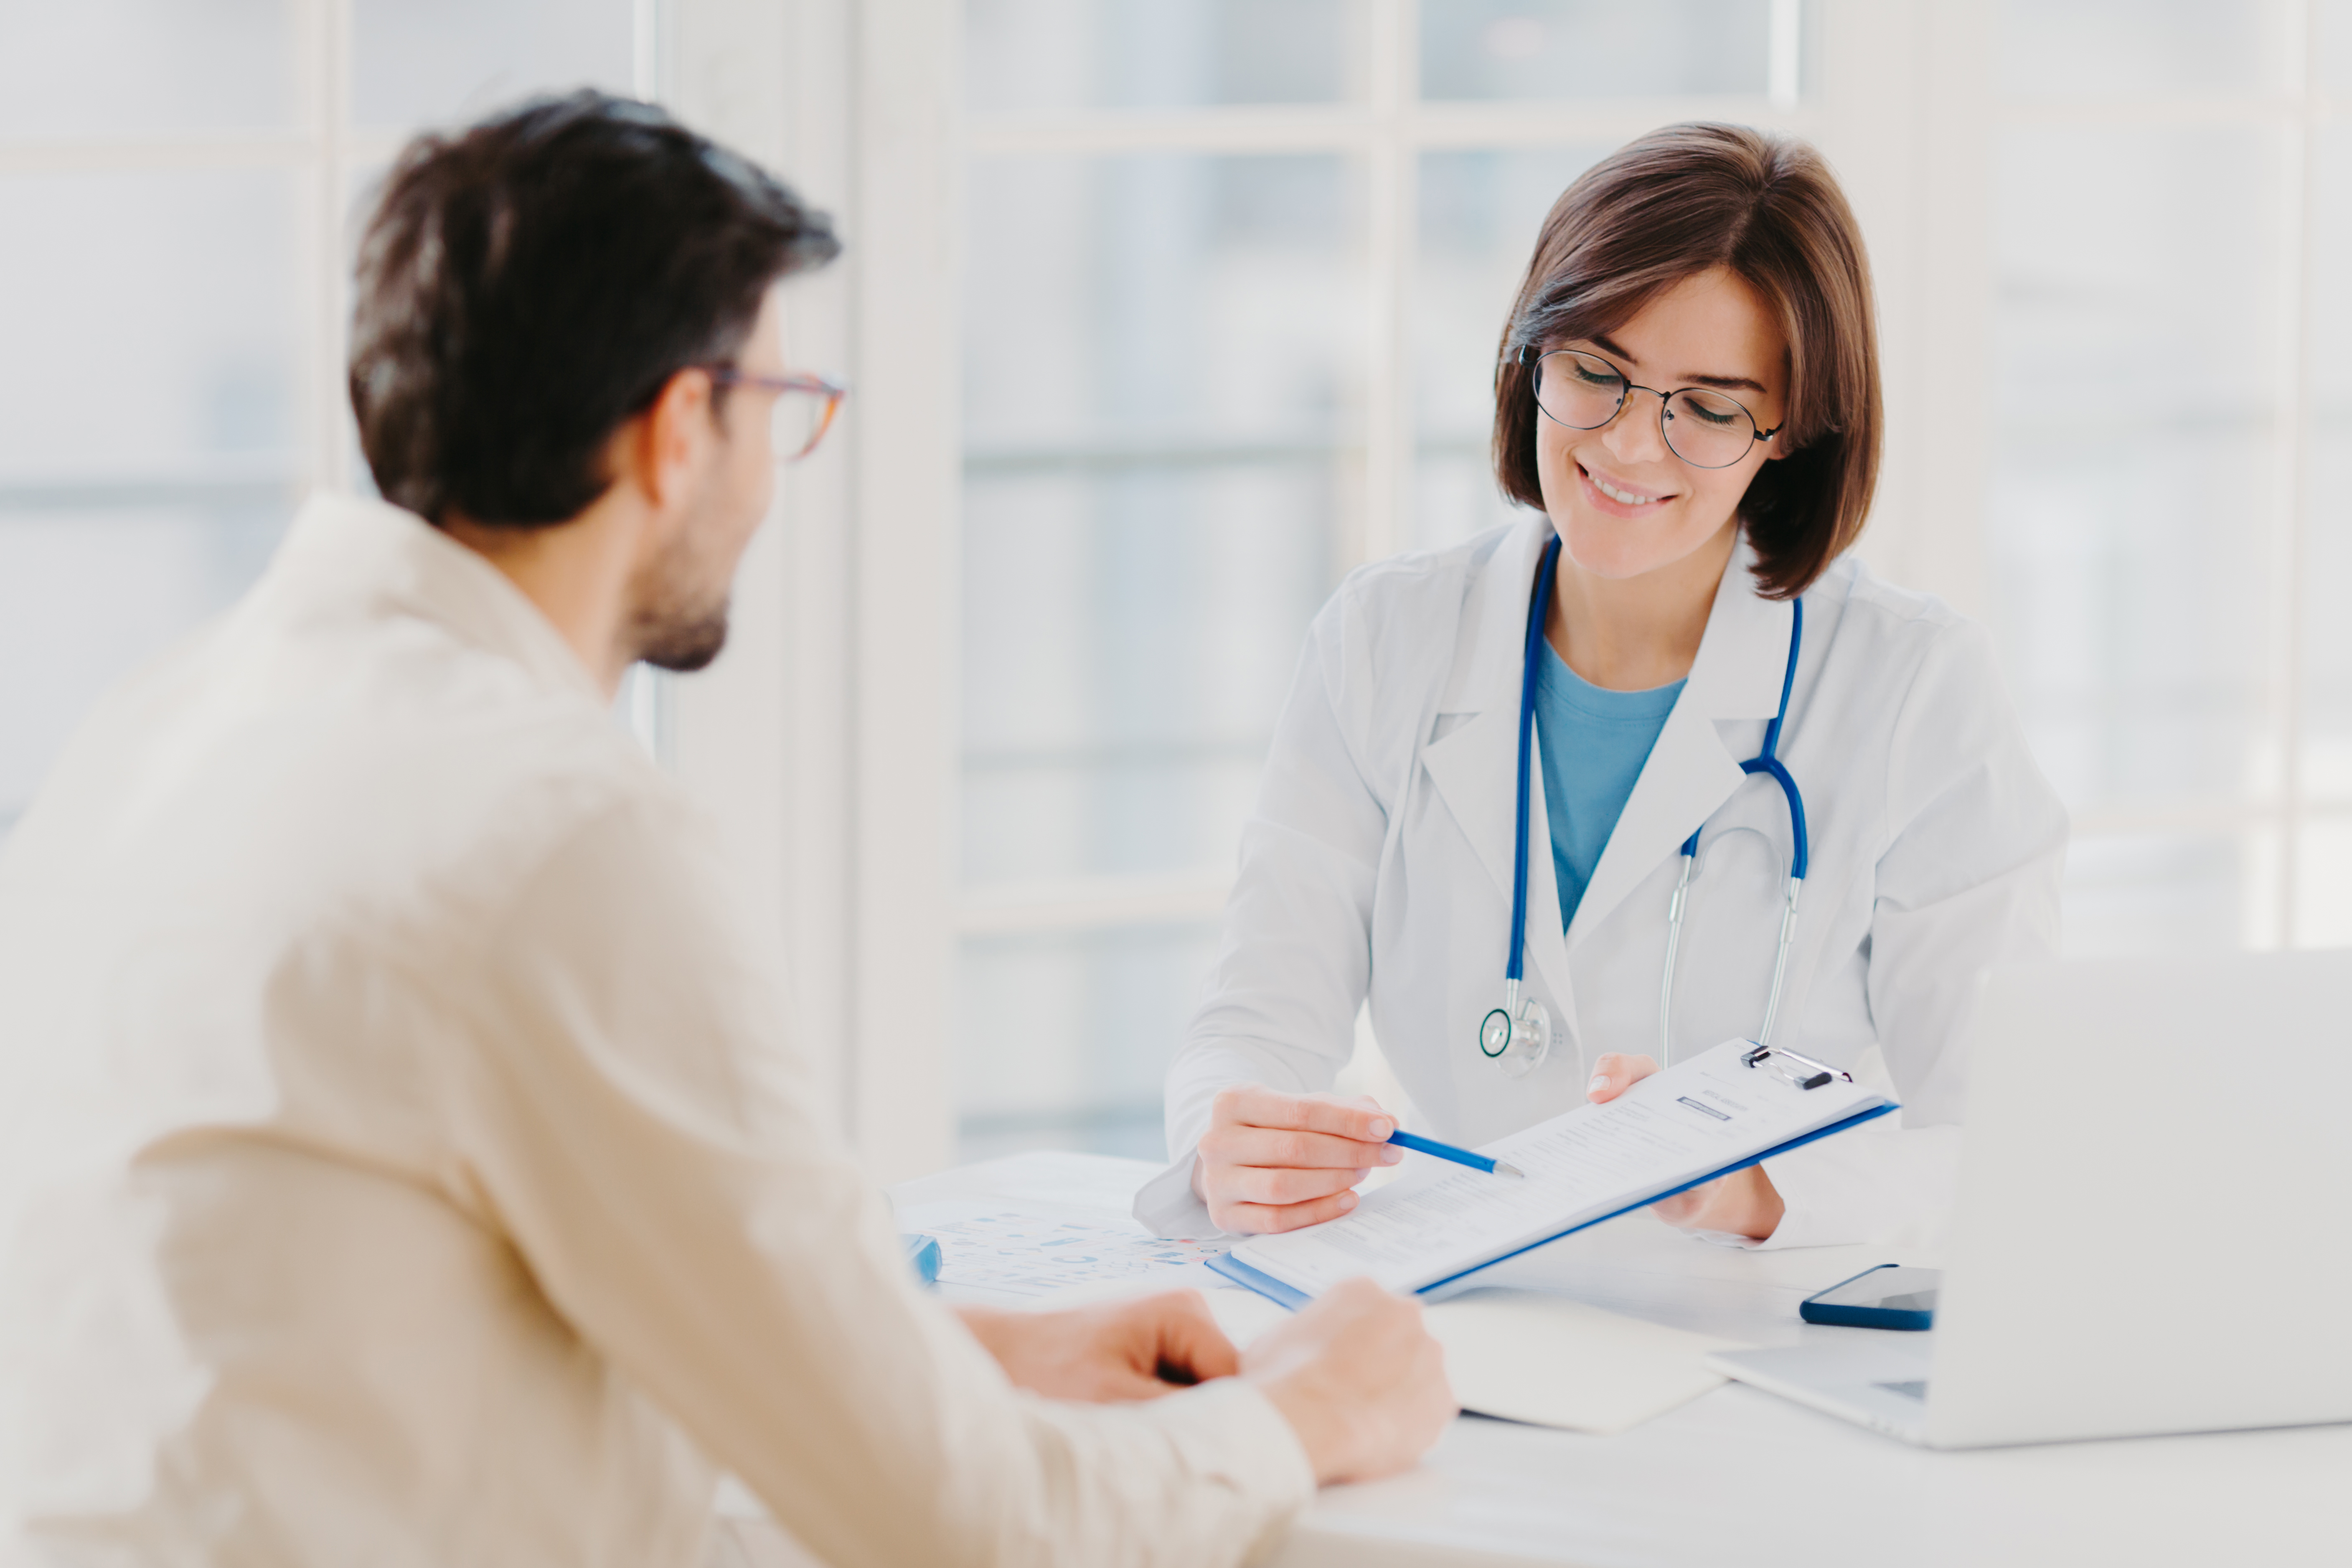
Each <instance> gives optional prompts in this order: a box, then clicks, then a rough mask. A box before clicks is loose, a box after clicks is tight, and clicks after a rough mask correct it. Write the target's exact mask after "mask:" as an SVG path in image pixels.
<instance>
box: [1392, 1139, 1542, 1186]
mask: <svg viewBox="0 0 2352 1568" xmlns="http://www.w3.org/2000/svg"><path fill="white" fill-rule="evenodd" d="M1389 1142H1391V1143H1393V1144H1395V1145H1396V1146H1397V1147H1398V1148H1400V1149H1411V1150H1413V1151H1415V1152H1419V1153H1423V1154H1434V1155H1436V1156H1437V1157H1438V1158H1439V1159H1441V1160H1451V1161H1453V1162H1454V1163H1455V1164H1457V1165H1467V1166H1469V1167H1470V1168H1471V1169H1472V1170H1474V1171H1486V1172H1487V1173H1491V1174H1493V1175H1497V1176H1516V1177H1517V1178H1519V1179H1520V1180H1522V1181H1524V1180H1526V1178H1527V1173H1526V1172H1525V1171H1522V1170H1520V1169H1519V1168H1518V1167H1517V1165H1512V1164H1507V1163H1504V1162H1503V1161H1500V1160H1489V1159H1488V1158H1486V1155H1484V1154H1473V1153H1472V1152H1470V1151H1469V1150H1467V1149H1456V1148H1455V1147H1454V1145H1453V1144H1451V1143H1440V1142H1438V1141H1437V1140H1436V1139H1434V1138H1416V1137H1414V1136H1413V1135H1412V1133H1410V1132H1405V1131H1396V1132H1391V1133H1390V1134H1389Z"/></svg>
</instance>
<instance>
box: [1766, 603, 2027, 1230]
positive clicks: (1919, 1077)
mask: <svg viewBox="0 0 2352 1568" xmlns="http://www.w3.org/2000/svg"><path fill="white" fill-rule="evenodd" d="M1887 812H1888V821H1889V826H1890V828H1891V830H1892V839H1891V841H1890V842H1889V843H1888V845H1887V847H1886V848H1885V850H1884V852H1883V853H1882V854H1881V855H1880V857H1879V859H1878V863H1877V866H1876V870H1875V877H1876V888H1875V897H1874V902H1873V907H1872V915H1871V924H1870V936H1869V943H1868V949H1867V963H1868V966H1869V970H1868V976H1867V994H1868V996H1869V1001H1870V1012H1871V1020H1872V1023H1873V1026H1874V1030H1875V1033H1876V1035H1877V1037H1878V1045H1879V1049H1880V1051H1881V1053H1882V1054H1883V1056H1884V1057H1885V1064H1886V1069H1887V1073H1888V1075H1889V1077H1890V1078H1891V1079H1893V1082H1894V1088H1895V1095H1896V1098H1897V1099H1899V1100H1901V1101H1902V1104H1903V1110H1902V1111H1901V1113H1900V1121H1899V1126H1890V1125H1888V1123H1890V1122H1895V1121H1896V1120H1897V1119H1896V1118H1893V1117H1890V1118H1887V1119H1886V1120H1885V1121H1882V1122H1876V1123H1873V1124H1872V1125H1870V1126H1867V1127H1863V1128H1858V1129H1856V1130H1855V1131H1852V1132H1848V1133H1844V1134H1842V1135H1841V1136H1839V1137H1836V1138H1827V1139H1823V1140H1822V1142H1818V1143H1812V1144H1809V1145H1807V1146H1806V1147H1805V1148H1802V1149H1800V1150H1798V1151H1796V1152H1793V1153H1790V1154H1787V1155H1784V1156H1782V1157H1781V1158H1780V1159H1778V1160H1774V1161H1771V1162H1769V1163H1767V1164H1766V1166H1765V1170H1766V1172H1767V1173H1768V1174H1769V1176H1770V1177H1771V1179H1772V1184H1773V1186H1774V1188H1775V1189H1776V1190H1778V1191H1779V1193H1780V1196H1781V1199H1782V1201H1783V1202H1784V1203H1786V1205H1788V1212H1787V1214H1786V1215H1785V1217H1783V1219H1782V1220H1781V1222H1780V1227H1779V1228H1778V1229H1777V1230H1776V1231H1775V1232H1774V1233H1773V1235H1772V1237H1771V1238H1770V1240H1769V1241H1768V1242H1766V1243H1765V1244H1764V1245H1766V1246H1768V1247H1804V1246H1825V1245H1830V1244H1833V1243H1840V1242H1879V1243H1893V1242H1897V1241H1905V1242H1910V1243H1913V1244H1918V1243H1922V1242H1927V1241H1930V1240H1932V1239H1933V1238H1934V1235H1935V1229H1936V1226H1937V1225H1938V1224H1939V1223H1940V1221H1941V1219H1942V1218H1943V1217H1944V1216H1945V1215H1948V1212H1949V1209H1950V1205H1951V1203H1952V1200H1953V1197H1954V1195H1955V1194H1956V1190H1957V1185H1958V1169H1959V1134H1960V1128H1959V1122H1960V1118H1961V1115H1962V1113H1963V1110H1964V1104H1965V1100H1966V1096H1967V1089H1968V1061H1967V1029H1968V1024H1969V1008H1970V1006H1971V1004H1972V1000H1973V997H1974V995H1975V992H1976V982H1977V977H1978V976H1979V974H1981V973H1983V972H1984V971H1985V970H1986V969H1988V968H1990V967H1991V966H1992V965H1994V964H1997V963H2008V962H2018V961H2026V960H2033V959H2044V958H2052V957H2055V956H2056V955H2057V952H2058V939H2059V925H2058V920H2059V880H2060V877H2061V874H2062V872H2063V868H2064V861H2065V854H2066V836H2067V821H2066V810H2065V807H2064V806H2063V805H2062V804H2061V803H2060V802H2059V799H2058V795H2057V793H2056V792H2055V791H2054V790H2053V789H2052V788H2051V787H2050V784H2049V782H2048V781H2047V780H2046V779H2044V778H2043V777H2042V771H2041V769H2040V767H2038V766H2037V765H2036V764H2035V763H2034V761H2033V756H2032V751H2031V750H2030V748H2029V747H2028V746H2027V744H2026V740H2025V732H2024V730H2023V728H2022V727H2021V725H2020V724H2019V722H2018V720H2017V715H2016V711H2015V709H2014V708H2013V707H2012V705H2011V702H2010V700H2009V696H2008V692H2007V690H2006V689H2005V687H2004V686H2003V683H2002V681H2001V678H2000V668H1999V666H1998V664H1997V663H1996V661H1995V657H1994V654H1993V649H1992V644H1991V639H1990V637H1989V636H1988V635H1987V634H1986V633H1985V631H1984V630H1983V628H1981V627H1979V626H1974V625H1970V624H1967V623H1961V624H1959V625H1957V626H1953V627H1952V628H1951V629H1949V630H1948V631H1947V632H1946V633H1944V635H1942V636H1940V637H1938V638H1937V641H1936V643H1935V645H1934V646H1933V647H1931V648H1930V649H1929V650H1928V652H1927V655H1926V656H1925V657H1924V658H1923V659H1922V660H1921V663H1920V668H1919V670H1918V673H1917V674H1916V677H1915V678H1914V679H1913V682H1912V686H1911V689H1910V691H1909V692H1908V693H1907V695H1906V697H1905V699H1904V704H1903V708H1902V710H1901V712H1900V714H1899V715H1898V717H1897V719H1896V721H1895V731H1894V737H1893V745H1892V746H1891V748H1890V750H1889V761H1888V781H1887Z"/></svg>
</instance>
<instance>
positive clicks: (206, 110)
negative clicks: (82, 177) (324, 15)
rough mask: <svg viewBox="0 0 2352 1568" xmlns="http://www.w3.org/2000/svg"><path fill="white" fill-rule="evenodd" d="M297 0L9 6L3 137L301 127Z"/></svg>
mask: <svg viewBox="0 0 2352 1568" xmlns="http://www.w3.org/2000/svg"><path fill="white" fill-rule="evenodd" d="M294 47H295V45H294V4H293V0H12V3H11V4H9V5H0V137H17V136H24V137H67V136H105V137H120V136H139V135H156V134H169V133H172V132H192V131H194V132H216V131H268V130H278V129H283V128H286V127H289V126H291V125H292V124H293V123H294V122H295V120H296V117H297V114H298V112H299V110H298V103H299V96H298V94H297V91H296V89H295V59H294Z"/></svg>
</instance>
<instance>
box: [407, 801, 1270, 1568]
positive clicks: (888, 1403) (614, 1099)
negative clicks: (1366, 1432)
mask: <svg viewBox="0 0 2352 1568" xmlns="http://www.w3.org/2000/svg"><path fill="white" fill-rule="evenodd" d="M484 918H485V926H486V929H487V930H488V931H490V932H494V933H495V937H496V940H495V941H486V942H485V943H484V946H485V948H486V950H487V951H488V956H486V957H485V959H484V961H483V963H481V965H480V966H479V972H478V973H476V974H474V975H473V976H472V978H471V979H470V981H469V982H468V983H467V985H466V986H465V987H464V993H465V994H467V996H469V998H470V1001H469V1004H468V1005H466V1006H464V1007H462V1008H459V1009H458V1010H457V1024H456V1026H457V1028H458V1029H459V1030H461V1031H462V1032H463V1033H464V1035H466V1036H467V1038H465V1039H464V1040H463V1041H462V1042H461V1045H462V1047H463V1048H461V1049H459V1050H457V1051H453V1052H451V1053H450V1058H451V1059H452V1060H453V1061H454V1062H456V1063H457V1064H458V1065H457V1067H456V1068H453V1069H452V1074H451V1079H452V1081H451V1083H450V1084H449V1086H448V1088H447V1089H446V1096H447V1098H448V1099H449V1100H450V1101H451V1102H452V1103H451V1120H452V1121H453V1122H455V1123H456V1124H457V1126H458V1127H459V1129H460V1130H461V1131H460V1135H459V1139H458V1147H459V1149H460V1151H461V1157H462V1158H463V1160H464V1161H465V1163H466V1166H467V1172H466V1180H467V1182H468V1184H470V1185H472V1186H473V1187H474V1188H475V1189H476V1190H478V1191H479V1192H480V1194H482V1201H483V1205H484V1207H485V1208H486V1209H487V1210H488V1212H491V1213H494V1214H495V1215H497V1216H498V1217H499V1221H500V1222H501V1225H502V1227H503V1228H504V1230H505V1231H506V1233H507V1234H508V1235H509V1237H511V1239H512V1243H513V1245H514V1247H516V1248H517V1250H518V1251H519V1253H520V1256H521V1257H522V1258H523V1259H524V1260H525V1262H526V1263H527V1264H528V1266H529V1269H530V1277H531V1279H533V1280H535V1281H536V1283H537V1284H538V1286H539V1288H540V1289H541V1290H543V1291H544V1293H545V1296H546V1298H547V1300H548V1301H549V1303H550V1304H551V1306H552V1308H553V1310H555V1311H556V1312H558V1313H560V1314H561V1315H562V1319H563V1320H564V1321H565V1322H566V1323H567V1324H568V1325H569V1327H570V1329H571V1331H572V1332H574V1333H576V1334H577V1335H578V1337H579V1340H580V1341H581V1342H584V1344H585V1346H587V1347H590V1348H592V1349H593V1351H594V1352H597V1353H598V1354H600V1355H602V1356H603V1357H604V1359H605V1360H606V1361H608V1362H609V1363H611V1364H612V1365H613V1366H614V1367H615V1368H617V1369H618V1371H619V1372H620V1373H622V1374H623V1377H624V1379H625V1384H623V1385H621V1386H619V1387H616V1388H615V1390H614V1393H613V1395H612V1396H613V1397H615V1398H618V1397H635V1396H636V1395H637V1394H640V1393H641V1394H643V1395H644V1396H645V1397H647V1398H650V1399H651V1400H652V1401H653V1402H654V1403H655V1404H656V1405H659V1406H660V1407H661V1408H663V1409H664V1410H665V1411H667V1413H668V1415H670V1416H671V1417H672V1418H673V1419H674V1420H675V1421H676V1422H677V1424H678V1425H679V1426H682V1427H683V1428H684V1429H685V1430H686V1432H687V1433H688V1435H690V1436H691V1437H692V1438H693V1440H694V1442H695V1444H696V1445H697V1446H698V1447H699V1448H700V1450H701V1451H702V1453H703V1454H705V1455H707V1456H709V1458H710V1459H711V1460H712V1461H714V1462H715V1463H717V1464H719V1465H720V1466H723V1467H725V1468H728V1469H730V1470H732V1471H733V1472H734V1473H735V1474H737V1475H738V1476H740V1477H741V1478H742V1479H743V1480H744V1481H745V1483H746V1484H748V1485H749V1486H750V1487H751V1489H753V1490H755V1491H756V1492H758V1493H759V1495H760V1496H761V1499H762V1500H764V1501H765V1502H766V1503H767V1505H768V1507H769V1508H770V1509H771V1510H772V1511H773V1513H774V1514H775V1516H776V1518H777V1519H778V1521H780V1522H782V1524H783V1525H784V1526H785V1527H786V1528H787V1529H788V1530H790V1531H792V1533H793V1535H794V1536H795V1537H797V1538H798V1540H799V1541H800V1542H801V1543H802V1544H803V1545H804V1546H805V1547H807V1548H808V1549H809V1550H810V1552H812V1553H813V1554H814V1556H815V1557H816V1558H818V1559H820V1560H822V1561H824V1562H825V1563H832V1564H836V1565H839V1568H854V1565H859V1564H871V1565H874V1568H886V1565H893V1564H903V1563H924V1564H938V1565H942V1568H946V1565H956V1564H969V1565H971V1568H980V1565H982V1564H1001V1563H1066V1564H1070V1565H1072V1568H1097V1565H1102V1564H1112V1563H1123V1564H1171V1565H1172V1564H1192V1563H1220V1564H1230V1563H1239V1562H1241V1561H1243V1560H1244V1559H1245V1558H1247V1557H1249V1556H1252V1555H1254V1554H1255V1553H1257V1552H1261V1551H1263V1550H1264V1549H1265V1546H1266V1545H1267V1543H1268V1542H1270V1541H1271V1540H1272V1539H1273V1538H1274V1537H1275V1536H1276V1535H1278V1534H1279V1532H1280V1531H1282V1529H1283V1528H1284V1527H1285V1525H1286V1521H1288V1519H1289V1517H1290V1516H1291V1515H1292V1514H1293V1513H1294V1512H1295V1511H1296V1510H1297V1509H1298V1508H1299V1507H1300V1506H1301V1505H1303V1503H1304V1502H1305V1501H1306V1500H1307V1498H1308V1497H1309V1496H1310V1495H1311V1494H1312V1491H1313V1484H1314V1483H1313V1475H1312V1472H1311V1470H1310V1469H1309V1468H1308V1466H1307V1458H1306V1455H1305V1453H1304V1452H1303V1450H1302V1449H1301V1448H1300V1447H1299V1445H1298V1443H1297V1438H1296V1437H1295V1436H1293V1434H1292V1433H1291V1431H1290V1428H1289V1426H1288V1425H1287V1424H1286V1422H1285V1421H1284V1420H1283V1419H1282V1417H1281V1415H1279V1414H1278V1413H1277V1412H1276V1410H1275V1409H1274V1407H1273V1406H1272V1405H1270V1404H1268V1403H1267V1401H1266V1400H1265V1397H1264V1396H1263V1395H1262V1394H1259V1393H1258V1392H1257V1391H1256V1389H1255V1388H1254V1387H1252V1386H1251V1385H1249V1384H1246V1383H1244V1381H1242V1380H1241V1379H1238V1378H1228V1379H1223V1380H1220V1381H1218V1382H1215V1383H1212V1384H1205V1385H1203V1386H1202V1387H1200V1388H1197V1389H1190V1390H1186V1391H1184V1392H1182V1393H1179V1394H1172V1395H1170V1396H1168V1397H1166V1398H1162V1399H1159V1400H1155V1401H1151V1402H1150V1403H1147V1404H1141V1405H1062V1404H1055V1403H1052V1402H1048V1401H1045V1400H1040V1399H1037V1398H1035V1397H1033V1396H1031V1395H1028V1394H1023V1393H1020V1392H1017V1391H1016V1390H1014V1389H1013V1387H1012V1385H1011V1384H1009V1383H1008V1382H1007V1380H1006V1378H1005V1376H1004V1374H1003V1371H1002V1370H1001V1369H1000V1368H999V1367H998V1366H997V1364H996V1363H995V1362H994V1361H993V1360H992V1358H991V1357H990V1356H989V1354H988V1353H987V1352H985V1351H984V1350H983V1349H982V1347H981V1346H980V1345H979V1343H978V1342H976V1341H974V1340H973V1339H972V1337H971V1334H970V1333H968V1332H967V1331H965V1329H964V1328H963V1326H962V1325H961V1323H960V1322H959V1321H956V1319H955V1318H954V1317H953V1315H952V1314H951V1313H950V1311H949V1310H948V1309H947V1308H946V1307H945V1306H943V1305H942V1304H941V1303H940V1301H939V1300H937V1299H936V1298H934V1297H930V1296H927V1295H925V1294H923V1293H921V1292H920V1291H919V1290H918V1289H916V1287H915V1285H914V1283H913V1281H912V1279H910V1277H909V1271H908V1266H907V1263H906V1261H905V1259H904V1258H903V1257H902V1256H901V1255H900V1252H899V1249H898V1242H897V1238H896V1237H895V1235H894V1234H893V1229H892V1226H891V1224H890V1221H889V1217H888V1214H887V1209H886V1207H885V1205H884V1204H883V1202H882V1199H881V1196H880V1194H878V1193H877V1192H876V1191H875V1190H874V1189H873V1188H872V1187H871V1186H869V1185H868V1184H866V1181H865V1180H864V1179H863V1178H862V1177H861V1175H860V1173H858V1171H857V1169H856V1165H855V1164H854V1163H853V1162H852V1161H851V1159H850V1158H849V1156H848V1154H847V1152H846V1151H845V1149H844V1148H843V1147H842V1146H841V1144H840V1142H839V1139H838V1137H837V1135H836V1134H835V1131H834V1130H833V1127H832V1125H831V1116H830V1113H829V1111H828V1110H827V1108H826V1106H825V1101H824V1096H823V1095H822V1094H821V1093H820V1092H819V1089H818V1084H817V1079H816V1075H815V1073H814V1067H813V1064H812V1063H811V1062H810V1061H809V1060H808V1059H806V1058H805V1056H804V1055H803V1053H802V1052H800V1051H798V1050H796V1049H794V1048H793V1047H789V1046H788V1045H787V1044H786V1043H785V1042H784V1041H783V1040H782V1038H781V1037H780V1035H779V1024H780V1020H781V1017H782V1013H781V1009H780V1007H779V1006H778V1005H777V1003H778V999H777V998H776V996H775V995H774V994H772V990H771V989H770V984H769V982H768V981H767V979H766V978H765V973H764V970H763V968H762V966H761V963H759V961H758V960H757V958H756V957H755V952H756V947H757V944H756V942H755V941H754V939H753V938H752V937H751V934H750V931H751V929H752V928H751V926H750V923H749V921H748V919H747V918H746V917H743V916H741V915H740V914H739V913H738V912H737V911H736V910H735V909H734V906H733V903H732V899H731V896H730V893H729V891H728V890H727V879H726V877H725V875H724V873H723V871H722V870H721V869H720V861H719V851H718V849H717V848H716V847H715V846H714V845H712V844H710V843H709V841H708V839H707V837H705V832H704V827H703V825H701V824H700V823H699V822H698V821H697V820H696V819H694V818H692V817H691V816H690V815H689V814H688V812H687V810H686V808H685V807H684V806H683V805H677V804H676V803H659V802H656V803H654V804H647V803H646V802H644V801H634V802H625V803H623V804H622V805H620V806H618V807H617V808H614V809H611V810H608V811H606V812H605V813H604V815H603V816H602V817H601V819H598V820H594V821H592V822H591V823H590V824H588V825H587V826H585V827H584V828H583V830H581V831H579V832H577V833H576V834H574V835H573V836H572V837H571V839H570V840H569V841H568V842H567V843H566V844H565V845H564V847H562V849H560V850H559V851H558V852H557V853H556V854H555V855H554V856H553V858H551V860H550V861H549V862H548V863H547V864H546V865H545V866H544V867H543V868H541V870H540V872H539V873H538V874H537V875H536V876H535V877H534V878H532V879H530V881H529V884H528V886H527V888H526V889H525V891H524V892H523V893H522V894H521V895H520V897H519V898H517V899H516V900H513V902H512V903H511V905H510V906H509V907H507V908H504V909H501V910H495V911H489V912H488V913H486V915H485V917H484ZM614 1462H615V1463H624V1462H626V1463H642V1462H645V1457H643V1456H637V1457H631V1456H616V1457H615V1458H614ZM583 1501H586V1500H583Z"/></svg>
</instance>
